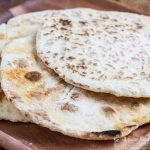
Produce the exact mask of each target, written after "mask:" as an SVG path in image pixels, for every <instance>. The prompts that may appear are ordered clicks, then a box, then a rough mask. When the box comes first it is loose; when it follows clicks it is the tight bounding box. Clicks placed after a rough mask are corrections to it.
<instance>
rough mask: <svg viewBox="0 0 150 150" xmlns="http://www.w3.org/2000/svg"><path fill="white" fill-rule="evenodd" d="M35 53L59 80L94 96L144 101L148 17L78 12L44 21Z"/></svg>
mask: <svg viewBox="0 0 150 150" xmlns="http://www.w3.org/2000/svg"><path fill="white" fill-rule="evenodd" d="M36 44H37V46H36V47H37V54H38V56H39V57H40V58H41V59H42V61H43V62H44V63H45V64H46V65H47V66H48V67H49V68H51V69H53V70H54V71H55V72H56V73H57V74H58V75H59V76H60V77H61V78H63V79H64V80H65V81H66V82H68V83H70V84H73V85H74V86H77V87H81V88H83V89H87V90H90V91H94V92H104V93H111V94H114V95H116V96H125V97H136V98H138V97H147V98H149V97H150V17H148V16H143V15H137V14H132V13H123V12H111V11H96V10H92V9H80V10H78V11H76V12H75V11H74V12H72V13H71V12H70V13H69V12H66V11H62V12H61V13H59V14H56V15H54V14H53V15H52V16H51V17H49V18H48V19H45V23H44V25H43V27H42V28H41V29H40V30H39V31H38V34H37V43H36Z"/></svg>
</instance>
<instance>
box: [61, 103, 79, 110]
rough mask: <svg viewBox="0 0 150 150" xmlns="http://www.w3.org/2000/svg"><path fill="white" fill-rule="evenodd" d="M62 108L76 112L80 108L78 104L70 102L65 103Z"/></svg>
mask: <svg viewBox="0 0 150 150" xmlns="http://www.w3.org/2000/svg"><path fill="white" fill-rule="evenodd" d="M61 110H62V111H63V110H67V111H69V112H75V111H77V110H78V108H77V106H75V105H73V104H69V103H65V104H64V105H62V106H61Z"/></svg>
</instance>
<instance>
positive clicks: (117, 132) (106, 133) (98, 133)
mask: <svg viewBox="0 0 150 150" xmlns="http://www.w3.org/2000/svg"><path fill="white" fill-rule="evenodd" d="M92 133H93V134H95V135H97V136H99V135H106V136H118V135H121V131H119V130H108V131H102V132H92Z"/></svg>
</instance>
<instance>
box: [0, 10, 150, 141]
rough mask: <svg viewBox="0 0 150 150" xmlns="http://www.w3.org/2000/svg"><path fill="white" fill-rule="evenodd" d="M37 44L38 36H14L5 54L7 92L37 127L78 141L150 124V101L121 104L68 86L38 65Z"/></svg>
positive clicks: (110, 97)
mask: <svg viewBox="0 0 150 150" xmlns="http://www.w3.org/2000/svg"><path fill="white" fill-rule="evenodd" d="M41 13H42V12H41ZM30 16H31V17H32V15H30ZM32 18H33V17H32ZM14 19H15V18H14ZM9 27H10V28H12V30H13V27H11V26H9ZM20 31H21V30H20ZM19 37H20V36H19ZM8 38H9V32H8ZM12 39H13V40H12ZM35 44H36V39H35V34H33V35H30V36H26V37H22V38H21V37H20V38H13V36H12V34H11V39H10V41H9V43H8V44H7V46H6V47H5V50H4V51H3V54H2V87H3V90H4V92H5V93H6V96H7V98H8V99H9V100H11V101H12V102H13V104H14V106H15V107H17V109H19V110H20V111H21V112H23V113H24V114H28V115H29V116H30V117H31V119H32V121H33V122H34V123H37V124H40V125H41V126H44V127H47V128H49V129H51V130H53V131H59V132H61V133H63V134H66V135H70V136H74V137H78V138H83V139H92V140H100V139H102V140H106V139H115V138H119V137H122V136H125V135H128V134H129V133H130V132H131V131H133V130H134V129H136V128H137V127H139V126H140V125H142V124H144V123H147V122H149V121H150V115H149V114H150V109H149V108H150V100H149V99H144V98H140V99H135V98H123V97H120V98H118V97H115V96H113V95H110V94H104V93H94V92H89V91H86V90H82V89H80V88H76V87H73V86H71V85H69V84H66V83H65V82H63V81H62V79H60V78H59V77H58V76H57V75H56V74H55V73H54V72H53V71H52V70H49V69H47V68H45V66H43V64H42V63H41V62H40V61H39V59H38V58H37V55H36V48H35V47H36V45H35Z"/></svg>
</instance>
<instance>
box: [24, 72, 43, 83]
mask: <svg viewBox="0 0 150 150" xmlns="http://www.w3.org/2000/svg"><path fill="white" fill-rule="evenodd" d="M41 77H42V76H41V73H39V72H37V71H31V72H28V73H26V74H25V78H26V79H28V80H30V81H38V80H40V79H41Z"/></svg>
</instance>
